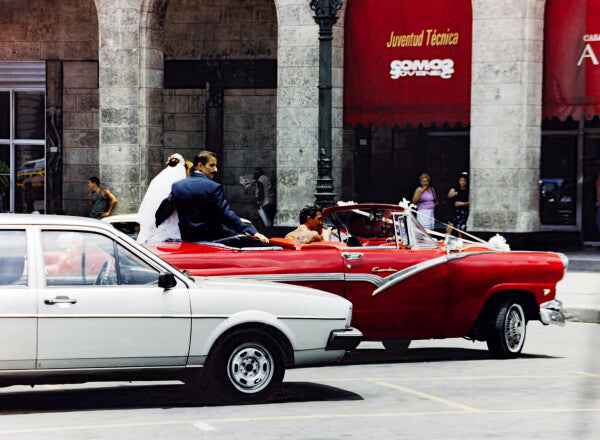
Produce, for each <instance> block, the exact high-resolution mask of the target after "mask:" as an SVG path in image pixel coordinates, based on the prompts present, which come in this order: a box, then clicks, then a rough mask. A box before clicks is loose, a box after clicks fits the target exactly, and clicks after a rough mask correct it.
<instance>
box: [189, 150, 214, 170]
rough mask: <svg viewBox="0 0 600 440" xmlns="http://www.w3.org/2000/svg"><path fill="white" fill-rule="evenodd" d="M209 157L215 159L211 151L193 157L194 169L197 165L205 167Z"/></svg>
mask: <svg viewBox="0 0 600 440" xmlns="http://www.w3.org/2000/svg"><path fill="white" fill-rule="evenodd" d="M211 157H214V158H215V159H216V158H217V155H216V154H215V153H213V152H212V151H208V150H204V151H201V152H200V153H198V154H197V155H196V156H195V157H194V168H197V167H198V164H199V163H201V164H202V165H206V163H207V162H208V161H209V160H210V158H211Z"/></svg>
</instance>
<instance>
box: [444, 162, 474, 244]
mask: <svg viewBox="0 0 600 440" xmlns="http://www.w3.org/2000/svg"><path fill="white" fill-rule="evenodd" d="M467 177H469V175H468V173H467V172H466V171H465V172H463V173H462V174H461V175H460V177H459V178H458V190H457V189H455V188H450V191H448V198H449V199H450V200H452V204H453V205H454V216H453V217H452V219H450V221H449V222H448V225H447V226H446V234H448V235H450V234H452V228H456V229H458V237H459V238H461V237H462V231H466V230H467V219H468V218H469V186H468V185H469V182H468V181H467Z"/></svg>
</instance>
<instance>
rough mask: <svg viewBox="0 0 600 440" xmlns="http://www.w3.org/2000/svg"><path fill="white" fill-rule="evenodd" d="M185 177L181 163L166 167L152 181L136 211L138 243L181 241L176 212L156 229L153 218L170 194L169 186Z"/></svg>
mask: <svg viewBox="0 0 600 440" xmlns="http://www.w3.org/2000/svg"><path fill="white" fill-rule="evenodd" d="M185 177H186V173H185V166H184V165H183V161H181V162H179V163H178V164H177V165H175V166H174V167H170V166H167V167H166V168H165V169H164V170H162V171H161V172H160V173H158V175H157V176H156V177H155V178H154V179H152V182H150V185H149V186H148V190H147V191H146V195H145V196H144V199H143V200H142V204H141V205H140V209H139V210H138V217H139V221H140V232H139V234H138V238H137V241H138V242H139V243H160V242H163V241H167V240H169V239H171V240H181V233H180V232H179V216H178V215H177V211H175V212H173V214H171V215H170V216H169V218H167V219H166V220H165V221H164V222H163V223H161V224H160V226H159V227H158V228H157V227H156V220H155V217H154V216H155V214H156V210H157V209H158V207H159V206H160V204H161V202H162V201H163V200H164V199H165V198H166V197H167V196H168V195H169V194H170V193H171V185H173V183H175V182H177V181H178V180H181V179H185Z"/></svg>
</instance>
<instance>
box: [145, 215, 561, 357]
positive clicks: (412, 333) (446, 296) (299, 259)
mask: <svg viewBox="0 0 600 440" xmlns="http://www.w3.org/2000/svg"><path fill="white" fill-rule="evenodd" d="M324 224H325V227H328V226H330V227H332V235H331V240H332V241H327V242H318V243H311V244H307V245H300V244H298V243H296V242H294V241H291V240H285V239H281V238H274V239H271V243H270V246H268V247H260V246H258V245H257V246H256V247H250V248H233V247H231V246H227V245H226V244H219V243H182V242H170V243H160V244H152V245H147V247H148V248H149V249H150V250H151V251H153V252H155V253H156V254H158V255H159V256H160V257H161V258H163V259H165V260H167V261H168V262H170V263H171V264H173V265H175V266H177V267H178V268H180V269H182V270H187V271H189V273H190V275H195V276H213V277H214V276H219V277H233V276H235V277H243V278H250V279H260V280H272V281H279V282H286V283H292V284H298V285H303V286H309V287H314V288H318V289H321V290H325V291H328V292H332V293H335V294H338V295H340V296H343V297H345V298H347V299H348V300H350V301H351V302H352V303H353V305H354V312H353V320H352V324H353V325H354V326H355V327H357V328H359V329H360V330H361V331H362V332H363V334H364V337H365V339H370V340H382V341H383V343H384V345H385V347H386V348H388V349H395V350H402V349H406V348H407V347H408V344H409V343H410V340H412V339H429V338H454V337H467V338H471V339H475V340H479V341H486V342H487V345H488V348H489V350H490V351H491V352H492V353H493V354H494V355H496V356H498V357H514V356H517V355H518V354H519V353H520V352H521V349H522V347H523V343H524V341H525V330H526V325H527V322H528V321H529V320H540V321H541V322H542V323H544V324H559V325H563V324H564V316H563V315H562V313H561V308H562V304H561V302H560V301H558V300H556V299H555V293H556V283H557V282H558V281H560V280H561V278H562V277H563V275H564V273H565V271H566V269H567V265H568V259H567V258H566V257H565V256H564V255H562V254H557V253H548V252H525V251H509V250H505V251H499V250H497V249H495V248H494V247H493V246H492V245H490V244H489V243H488V242H481V243H478V242H471V243H469V244H466V245H462V246H461V244H462V243H461V242H460V241H454V242H451V241H448V240H446V241H447V242H446V243H445V242H442V241H437V240H435V239H433V238H432V237H431V235H430V234H429V233H428V232H427V231H426V230H425V229H424V228H423V227H422V226H421V225H420V224H419V223H418V222H417V220H416V219H415V218H414V216H413V215H412V213H411V211H410V208H409V207H408V206H405V207H402V206H398V205H383V204H355V205H346V206H336V207H331V208H327V209H325V212H324Z"/></svg>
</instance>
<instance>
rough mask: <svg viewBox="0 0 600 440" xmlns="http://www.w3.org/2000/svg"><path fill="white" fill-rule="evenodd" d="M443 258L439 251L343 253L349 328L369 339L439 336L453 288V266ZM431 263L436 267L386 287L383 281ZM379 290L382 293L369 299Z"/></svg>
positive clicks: (355, 251) (354, 251)
mask: <svg viewBox="0 0 600 440" xmlns="http://www.w3.org/2000/svg"><path fill="white" fill-rule="evenodd" d="M440 257H441V258H440ZM443 257H444V252H442V251H441V250H439V249H427V250H407V249H395V248H387V249H386V248H381V247H378V248H355V249H352V250H350V249H349V250H347V251H344V252H342V258H343V261H344V272H345V280H346V298H347V299H348V300H350V301H351V302H352V303H353V304H354V312H353V319H352V325H354V326H356V327H357V328H359V329H360V330H361V331H363V333H364V334H365V337H366V338H372V339H378V338H393V337H400V338H431V337H438V336H442V330H443V328H444V325H445V321H446V319H447V314H448V313H449V311H450V298H451V297H452V286H453V283H452V276H451V273H452V272H451V267H450V265H451V264H452V263H447V262H445V260H444V259H443ZM436 258H440V259H439V260H438V261H439V263H440V264H435V265H433V267H430V268H428V269H427V270H424V271H422V272H420V273H416V274H414V275H410V276H408V278H406V279H404V280H403V281H400V282H398V283H396V284H394V285H391V286H389V287H387V288H385V286H386V284H385V283H386V278H388V277H390V276H392V275H394V274H395V273H397V272H398V271H400V270H402V269H406V268H408V267H410V266H414V265H416V264H418V263H422V262H424V261H430V260H433V259H436ZM382 286H383V287H384V289H383V290H382V291H381V292H379V293H378V294H377V295H375V296H373V292H374V291H375V290H376V289H377V288H379V287H382Z"/></svg>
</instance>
